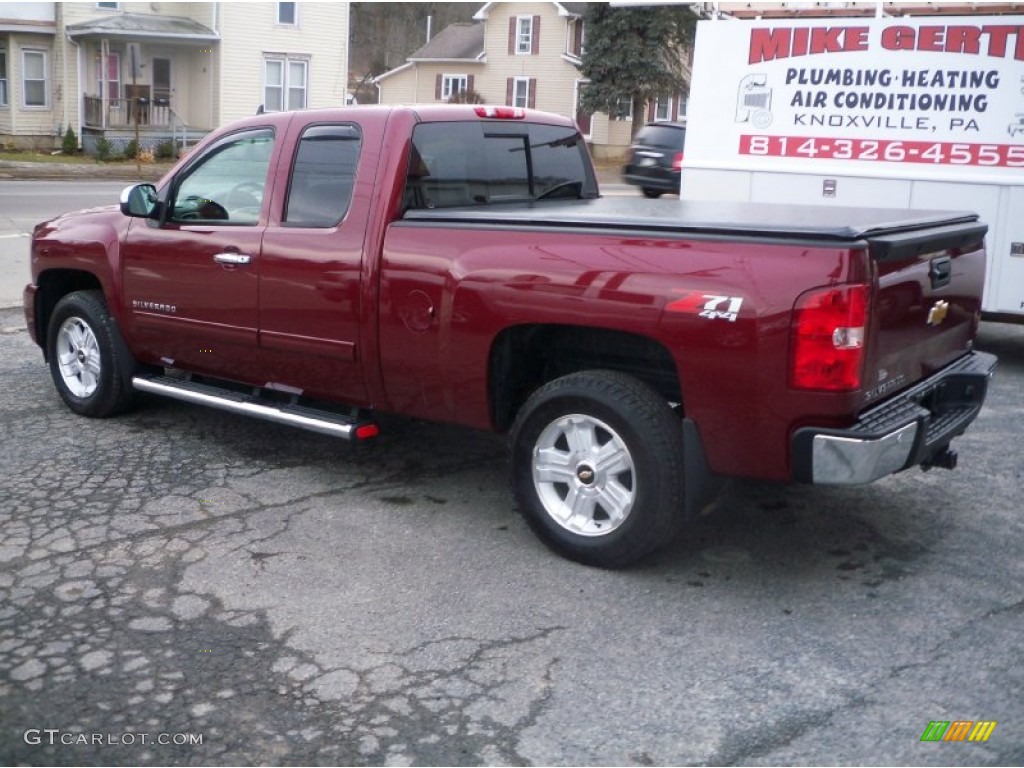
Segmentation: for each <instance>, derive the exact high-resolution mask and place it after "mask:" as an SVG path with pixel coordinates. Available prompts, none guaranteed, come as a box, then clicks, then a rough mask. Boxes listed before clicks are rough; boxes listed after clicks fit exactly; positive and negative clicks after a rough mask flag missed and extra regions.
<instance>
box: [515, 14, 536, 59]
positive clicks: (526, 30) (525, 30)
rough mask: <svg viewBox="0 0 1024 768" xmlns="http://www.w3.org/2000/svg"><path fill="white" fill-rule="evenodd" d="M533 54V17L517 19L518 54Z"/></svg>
mask: <svg viewBox="0 0 1024 768" xmlns="http://www.w3.org/2000/svg"><path fill="white" fill-rule="evenodd" d="M532 52H533V17H532V16H519V17H517V18H516V53H532Z"/></svg>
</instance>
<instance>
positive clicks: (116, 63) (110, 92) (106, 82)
mask: <svg viewBox="0 0 1024 768" xmlns="http://www.w3.org/2000/svg"><path fill="white" fill-rule="evenodd" d="M97 78H98V81H99V82H98V85H99V88H98V90H97V93H99V95H100V97H101V98H106V99H110V101H111V102H115V101H117V100H118V99H119V98H121V54H119V53H110V54H107V76H106V79H104V77H103V73H102V72H100V71H99V70H97Z"/></svg>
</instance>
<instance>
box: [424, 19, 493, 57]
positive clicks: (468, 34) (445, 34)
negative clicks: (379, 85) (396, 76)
mask: <svg viewBox="0 0 1024 768" xmlns="http://www.w3.org/2000/svg"><path fill="white" fill-rule="evenodd" d="M483 52H484V25H483V24H475V23H459V24H450V25H449V26H447V27H445V28H444V29H442V30H441V31H440V32H438V33H437V34H436V35H435V36H434V37H432V38H431V39H430V41H429V42H428V43H427V44H426V45H424V46H423V47H422V48H420V49H419V50H418V51H415V52H414V53H413V54H412V55H411V56H409V59H408V60H409V61H422V60H424V59H432V60H437V59H476V58H477V57H478V56H481V55H482V54H483Z"/></svg>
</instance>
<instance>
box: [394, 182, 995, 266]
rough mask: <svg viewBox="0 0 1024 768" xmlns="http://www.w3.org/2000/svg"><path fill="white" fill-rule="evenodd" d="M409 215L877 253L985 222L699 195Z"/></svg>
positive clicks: (950, 240)
mask: <svg viewBox="0 0 1024 768" xmlns="http://www.w3.org/2000/svg"><path fill="white" fill-rule="evenodd" d="M403 218H404V220H405V221H410V222H430V223H437V224H442V223H443V224H462V225H467V224H468V225H476V226H488V225H489V226H496V227H501V228H507V227H510V226H511V227H517V226H530V227H555V228H580V229H606V230H623V229H626V230H643V231H646V232H664V233H666V234H668V233H672V234H676V235H684V236H685V235H703V236H708V235H718V236H733V237H765V238H772V239H786V240H789V239H798V240H805V239H809V240H818V241H841V242H843V243H846V244H852V243H853V242H864V241H867V242H868V243H870V245H871V249H872V252H873V254H874V255H875V257H876V258H880V259H888V258H896V257H898V256H906V255H912V254H911V252H912V251H917V250H921V249H923V251H924V252H934V251H937V250H945V249H948V248H954V247H963V246H965V245H968V244H978V243H980V241H981V239H982V238H983V237H984V235H985V231H986V227H985V225H983V224H979V223H978V216H977V214H974V213H969V212H966V211H915V210H905V209H899V208H895V209H893V208H843V207H832V206H816V205H775V204H769V203H733V202H714V201H703V200H683V201H677V200H645V199H640V198H635V199H634V198H627V197H602V198H597V199H593V200H564V201H562V200H558V201H555V200H551V201H538V202H522V203H512V202H509V203H497V204H495V203H492V204H489V205H479V206H472V207H461V208H434V209H416V210H410V211H407V212H406V214H405V216H404V217H403Z"/></svg>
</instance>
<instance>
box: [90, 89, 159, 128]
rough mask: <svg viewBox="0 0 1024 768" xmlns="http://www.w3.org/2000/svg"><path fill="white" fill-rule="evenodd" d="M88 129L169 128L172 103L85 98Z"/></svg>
mask: <svg viewBox="0 0 1024 768" xmlns="http://www.w3.org/2000/svg"><path fill="white" fill-rule="evenodd" d="M82 98H83V102H84V103H83V107H84V115H85V125H86V126H87V127H89V128H129V127H131V126H133V125H135V121H136V118H137V119H138V123H139V126H140V127H146V126H148V127H150V128H170V127H171V118H172V113H173V111H172V109H171V100H170V99H162V98H155V99H150V98H146V97H139V98H132V99H129V98H121V99H108V98H104V97H101V96H83V97H82Z"/></svg>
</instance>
